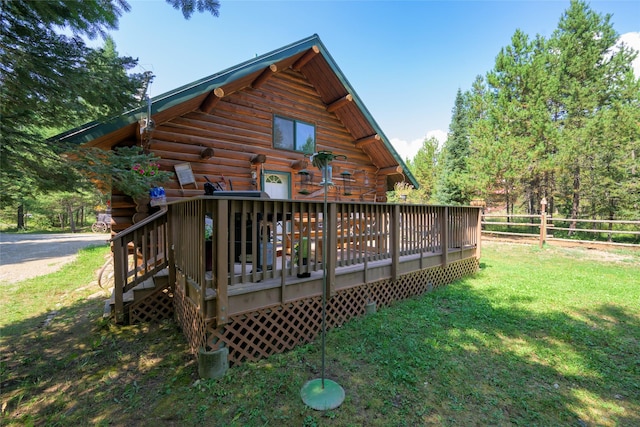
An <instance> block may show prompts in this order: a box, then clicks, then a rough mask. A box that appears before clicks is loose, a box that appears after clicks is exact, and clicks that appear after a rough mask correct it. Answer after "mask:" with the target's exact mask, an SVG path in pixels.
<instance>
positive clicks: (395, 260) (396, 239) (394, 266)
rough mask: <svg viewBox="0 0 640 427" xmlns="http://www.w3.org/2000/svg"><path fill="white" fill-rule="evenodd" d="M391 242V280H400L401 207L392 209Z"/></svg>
mask: <svg viewBox="0 0 640 427" xmlns="http://www.w3.org/2000/svg"><path fill="white" fill-rule="evenodd" d="M389 233H390V240H391V250H392V252H391V280H392V281H393V282H395V281H396V280H398V276H399V272H398V268H399V265H400V205H397V204H396V205H393V207H392V208H391V227H390V230H389Z"/></svg>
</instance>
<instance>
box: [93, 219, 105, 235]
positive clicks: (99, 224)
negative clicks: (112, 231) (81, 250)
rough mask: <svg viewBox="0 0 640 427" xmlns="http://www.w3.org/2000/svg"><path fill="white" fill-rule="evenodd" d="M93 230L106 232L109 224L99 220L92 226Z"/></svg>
mask: <svg viewBox="0 0 640 427" xmlns="http://www.w3.org/2000/svg"><path fill="white" fill-rule="evenodd" d="M91 231H93V232H94V233H106V232H107V224H105V223H104V222H102V221H97V222H95V223H93V225H92V226H91Z"/></svg>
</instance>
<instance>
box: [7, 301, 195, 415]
mask: <svg viewBox="0 0 640 427" xmlns="http://www.w3.org/2000/svg"><path fill="white" fill-rule="evenodd" d="M102 309H103V300H101V299H92V300H84V301H81V302H78V303H75V304H73V305H70V306H66V307H62V308H60V309H59V310H57V311H53V312H50V313H48V314H47V315H42V316H37V317H33V318H30V319H27V320H25V321H23V322H18V323H16V324H11V325H7V326H6V327H4V328H2V329H1V330H0V334H1V337H2V338H1V339H0V353H1V354H2V359H1V362H2V363H1V365H2V367H1V370H0V374H1V375H0V381H1V385H2V395H3V397H2V418H3V422H2V424H3V425H33V424H36V425H62V424H64V425H67V424H72V423H76V424H78V425H87V424H90V425H107V424H112V423H114V422H115V424H116V425H118V424H121V423H122V421H123V419H126V420H129V421H130V422H131V423H134V424H135V423H136V420H142V419H143V417H144V411H140V408H141V407H142V406H143V405H144V400H145V399H148V398H149V396H150V393H151V395H152V396H153V395H156V394H157V393H161V392H168V391H169V390H170V388H171V387H172V385H173V384H176V383H179V382H180V381H183V382H186V383H189V382H191V381H193V379H194V378H193V375H194V368H193V366H191V365H193V361H192V357H191V356H190V355H189V353H188V348H187V346H186V343H185V339H184V337H183V335H182V334H181V332H180V331H179V330H178V328H177V326H176V325H175V324H174V323H173V322H172V321H166V322H162V323H159V324H145V325H134V326H115V325H112V324H111V323H110V322H109V321H107V320H103V319H102V318H101V316H102ZM20 331H22V332H23V333H21V334H20Z"/></svg>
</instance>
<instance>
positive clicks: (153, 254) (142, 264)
mask: <svg viewBox="0 0 640 427" xmlns="http://www.w3.org/2000/svg"><path fill="white" fill-rule="evenodd" d="M167 212H168V211H167V209H166V208H162V209H161V210H160V211H158V212H156V213H154V214H152V215H151V216H149V217H147V218H145V219H143V220H142V221H140V222H137V223H136V224H134V225H132V226H131V227H128V228H127V229H125V230H122V231H121V232H119V233H117V234H116V235H115V236H113V237H112V238H111V240H110V242H111V251H112V256H113V273H114V290H113V296H114V316H115V321H116V322H117V323H122V322H123V321H124V294H125V293H126V292H128V291H129V290H131V289H132V288H133V287H135V286H136V285H138V284H139V283H141V282H143V281H144V280H146V279H147V278H149V277H152V276H153V275H155V274H156V273H158V272H159V271H161V270H162V269H164V268H166V267H167V266H168V265H169V260H168V257H169V232H168V226H167V223H168V215H167ZM143 242H144V244H143ZM130 243H131V245H130ZM130 252H133V253H130ZM130 256H132V257H133V265H132V266H131V267H130V264H131V262H130Z"/></svg>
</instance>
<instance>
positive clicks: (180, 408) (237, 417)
mask: <svg viewBox="0 0 640 427" xmlns="http://www.w3.org/2000/svg"><path fill="white" fill-rule="evenodd" d="M87 256H88V258H91V257H95V258H98V260H97V262H96V263H95V264H93V265H86V266H84V267H79V266H78V265H75V267H73V266H71V267H69V268H70V269H72V270H74V269H75V270H81V269H85V270H87V272H88V273H91V272H92V271H93V270H92V269H95V268H97V266H98V265H99V264H101V261H102V259H101V254H100V253H99V251H98V252H95V253H93V254H87ZM481 265H482V269H481V271H480V272H479V273H478V274H477V275H475V276H474V277H470V278H467V279H464V280H460V281H458V282H456V283H454V284H451V285H449V286H447V287H445V288H440V289H437V290H436V291H434V292H431V293H429V294H426V295H424V296H422V297H420V298H415V299H411V300H407V301H404V302H401V303H397V304H394V305H393V306H392V307H388V308H383V309H380V310H379V311H378V312H377V313H376V314H374V315H370V316H367V317H363V318H359V319H355V320H354V321H351V322H349V323H347V324H345V325H344V326H342V327H340V328H337V329H334V330H331V331H330V332H329V333H328V334H327V370H326V373H327V375H326V376H327V377H328V378H331V379H333V380H335V381H337V382H338V383H339V384H340V385H342V387H343V388H344V389H345V392H346V399H345V401H344V403H343V404H342V405H341V406H340V407H339V408H336V409H334V410H331V411H325V412H317V411H314V410H312V409H309V408H307V407H306V406H305V405H304V404H303V403H302V401H301V398H300V389H301V387H302V385H303V384H304V383H305V382H306V381H308V380H310V379H313V378H317V377H318V376H319V375H320V366H321V358H320V354H321V353H320V347H319V343H312V344H308V345H305V346H302V347H299V348H297V349H295V350H293V351H290V352H288V353H286V354H282V355H276V356H273V357H271V358H269V359H267V360H262V361H259V362H256V363H245V364H243V365H241V366H238V367H234V368H232V369H231V370H230V371H229V373H228V374H227V375H226V376H225V377H223V378H221V379H219V380H199V379H198V378H197V366H196V364H195V363H194V361H193V358H192V357H191V356H190V355H189V354H188V350H187V346H186V344H185V340H184V338H183V337H182V335H181V333H180V331H179V330H178V329H177V327H176V325H175V324H174V323H173V322H172V321H166V322H163V323H160V324H147V325H137V326H128V327H114V326H113V325H111V324H109V323H108V322H105V321H103V320H101V319H100V314H101V311H102V303H101V301H100V300H98V299H86V297H87V296H89V295H90V294H91V293H93V292H95V291H96V290H97V287H95V288H94V289H87V288H86V283H88V282H87V281H86V280H85V279H80V278H78V279H77V280H79V281H77V282H75V283H72V282H71V281H68V280H62V278H63V277H66V276H59V278H58V279H53V280H54V281H55V280H61V283H60V286H59V289H58V291H57V292H59V294H58V295H59V296H58V297H56V298H46V299H45V301H48V303H44V304H42V303H38V307H39V308H37V309H33V308H32V307H31V306H32V304H34V305H35V304H36V301H35V295H36V294H38V293H41V292H44V291H43V290H41V289H40V284H39V281H37V280H36V281H30V282H26V283H25V282H23V283H21V284H18V285H16V286H15V290H14V291H12V292H18V289H21V288H29V291H28V292H26V293H25V294H22V297H20V300H21V301H20V302H19V303H14V308H13V309H12V312H13V313H16V314H13V315H12V317H11V319H10V320H9V321H5V320H4V313H5V310H6V308H5V307H6V304H8V302H7V301H8V300H7V298H5V297H4V296H3V299H2V306H1V307H0V309H1V311H2V312H3V323H2V326H1V330H0V332H1V333H2V338H1V341H0V353H1V354H2V369H1V378H0V379H1V382H2V401H1V402H2V403H1V404H2V424H3V425H8V426H14V425H15V426H17V425H71V424H76V425H116V426H125V425H153V426H173V425H176V426H183V425H187V426H188V425H221V426H223V425H224V426H264V425H277V426H281V425H282V426H320V425H322V426H325V425H327V426H360V425H367V426H390V425H391V426H405V425H406V426H415V425H438V426H440V425H446V426H448V425H465V426H473V425H492V426H493V425H496V426H501V425H504V426H507V425H508V426H511V425H527V426H531V425H540V426H551V425H553V426H560V425H566V426H637V425H640V352H639V351H638V349H639V348H640V343H639V342H638V340H639V339H640V304H638V302H639V301H640V280H639V277H640V274H639V268H640V254H638V253H632V252H615V253H612V252H608V253H604V252H594V251H588V250H582V249H564V248H558V247H546V248H543V249H538V248H537V247H535V246H525V245H511V244H503V243H489V244H487V245H485V247H484V248H483V258H482V262H481ZM74 280H75V279H74ZM87 280H90V279H87ZM47 292H51V290H49V291H47ZM13 295H18V294H17V293H15V294H13ZM28 295H33V298H28V297H27V296H28ZM63 296H68V297H63ZM32 300H33V301H32ZM58 302H59V303H60V306H56V305H55V304H57V303H58ZM54 303H55V304H54ZM51 309H55V310H57V314H56V315H55V317H53V319H52V320H51V321H50V322H48V324H47V325H46V326H44V323H45V320H46V319H47V313H49V314H50V312H49V310H51Z"/></svg>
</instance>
